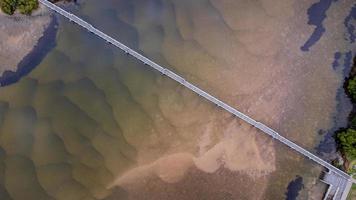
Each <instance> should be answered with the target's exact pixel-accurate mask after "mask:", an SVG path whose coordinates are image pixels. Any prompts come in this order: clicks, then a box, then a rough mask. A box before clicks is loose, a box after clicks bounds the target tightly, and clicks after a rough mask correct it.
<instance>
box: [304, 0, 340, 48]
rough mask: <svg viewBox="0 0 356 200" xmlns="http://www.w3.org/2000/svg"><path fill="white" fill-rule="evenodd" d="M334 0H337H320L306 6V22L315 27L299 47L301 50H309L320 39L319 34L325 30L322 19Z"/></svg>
mask: <svg viewBox="0 0 356 200" xmlns="http://www.w3.org/2000/svg"><path fill="white" fill-rule="evenodd" d="M336 1H337V0H320V1H319V2H317V3H314V4H313V5H312V6H311V7H310V8H308V11H307V13H308V17H309V21H308V24H309V25H314V26H316V28H315V29H314V32H313V33H312V35H311V36H310V37H309V39H308V40H307V41H306V42H305V43H304V45H303V46H302V47H301V48H300V49H301V50H302V51H309V48H310V47H312V46H313V45H314V44H315V43H316V42H318V41H319V40H320V38H321V36H322V35H323V33H324V32H325V28H324V26H323V21H324V19H325V18H326V12H327V10H328V9H329V8H330V6H331V4H332V2H336Z"/></svg>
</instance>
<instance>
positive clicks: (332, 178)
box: [39, 0, 354, 200]
mask: <svg viewBox="0 0 356 200" xmlns="http://www.w3.org/2000/svg"><path fill="white" fill-rule="evenodd" d="M39 2H41V3H42V4H43V5H45V6H46V7H48V8H49V9H51V10H53V11H55V12H57V13H58V14H60V15H62V16H64V17H65V18H67V19H68V20H70V21H71V22H74V23H76V24H78V25H79V26H81V27H83V28H85V29H87V30H88V31H89V32H91V33H93V34H95V35H96V36H98V37H99V38H101V39H103V40H105V41H106V42H108V43H110V44H112V45H114V46H115V47H117V48H119V49H121V50H122V51H124V52H125V53H126V54H128V55H131V56H133V57H134V58H136V59H137V60H140V61H141V62H142V63H144V64H145V65H147V66H149V67H152V68H153V69H155V70H157V71H159V72H160V73H161V74H162V75H166V76H167V77H169V78H171V79H173V80H174V81H176V82H178V83H180V84H181V85H183V86H184V87H186V88H188V89H189V90H191V91H193V92H194V93H196V94H198V95H199V96H201V97H203V98H205V99H206V100H208V101H210V102H211V103H213V104H215V105H217V106H219V107H221V108H222V109H224V110H226V111H227V112H229V113H231V114H232V115H234V116H236V117H238V118H240V119H241V120H243V121H245V122H247V123H248V124H250V125H251V126H253V127H255V128H257V129H259V130H261V131H262V132H264V133H266V134H268V135H269V136H271V137H272V138H274V139H276V140H278V141H280V142H282V143H283V144H285V145H287V146H288V147H290V148H291V149H293V150H295V151H297V152H298V153H300V154H302V155H304V156H305V157H307V158H309V159H311V160H313V161H314V162H316V163H318V164H319V165H321V166H323V167H325V168H326V169H328V170H329V171H328V173H327V174H326V175H325V182H326V183H328V184H330V187H329V190H328V192H327V195H325V198H328V194H330V193H332V191H334V194H333V199H337V200H339V199H346V197H347V195H348V192H349V190H350V187H349V186H350V185H351V184H352V182H354V180H353V179H352V178H351V177H350V176H349V175H348V174H346V173H345V172H343V171H341V170H340V169H338V168H336V167H334V166H333V165H331V164H330V163H328V162H326V161H324V160H323V159H321V158H319V157H318V156H316V155H314V154H313V153H311V152H309V151H308V150H306V149H304V148H303V147H301V146H299V145H297V144H295V143H294V142H292V141H290V140H288V139H287V138H285V137H283V136H282V135H280V134H279V133H277V132H276V131H274V130H273V129H271V128H269V127H268V126H266V125H265V124H263V123H261V122H258V121H255V120H254V119H252V118H250V117H249V116H247V115H245V114H244V113H242V112H240V111H238V110H237V109H235V108H233V107H231V106H229V105H228V104H226V103H224V102H223V101H221V100H219V99H217V98H216V97H214V96H212V95H211V94H209V93H207V92H205V91H204V90H202V89H200V88H199V87H197V86H195V85H193V84H192V83H190V82H188V81H187V80H185V79H184V78H183V77H181V76H179V75H177V74H176V73H174V72H172V71H171V70H169V69H167V68H164V67H162V66H160V65H159V64H157V63H155V62H153V61H152V60H150V59H148V58H147V57H145V56H143V55H141V54H139V53H138V52H136V51H135V50H133V49H131V48H130V47H128V46H126V45H124V44H123V43H121V42H119V41H117V40H115V39H114V38H112V37H110V36H109V35H107V34H105V33H103V32H101V31H100V30H98V29H96V28H95V27H94V26H93V25H91V24H89V23H88V22H86V21H84V20H82V19H81V18H79V17H77V16H76V15H74V14H72V13H69V12H67V11H65V10H64V9H62V8H60V7H59V6H57V5H55V4H53V3H51V2H49V1H48V0H39ZM335 188H336V189H335Z"/></svg>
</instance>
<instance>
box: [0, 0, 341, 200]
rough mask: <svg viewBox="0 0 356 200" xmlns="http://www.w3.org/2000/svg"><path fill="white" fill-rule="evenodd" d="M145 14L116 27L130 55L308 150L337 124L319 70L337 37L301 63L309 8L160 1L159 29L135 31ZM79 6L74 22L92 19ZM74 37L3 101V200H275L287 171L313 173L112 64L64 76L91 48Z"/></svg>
mask: <svg viewBox="0 0 356 200" xmlns="http://www.w3.org/2000/svg"><path fill="white" fill-rule="evenodd" d="M152 2H154V1H133V2H132V4H131V6H132V5H133V6H134V7H135V8H137V10H135V13H136V14H135V15H134V16H131V15H125V14H126V13H125V12H120V13H118V18H119V19H121V20H123V21H126V23H128V24H131V25H132V26H134V27H135V28H136V29H137V32H138V33H139V38H140V43H139V44H140V49H142V50H143V51H144V52H147V54H148V55H149V56H150V57H153V58H155V59H156V60H160V61H162V62H166V63H168V65H169V66H174V68H175V69H176V70H177V71H179V72H180V73H182V74H183V75H184V76H185V77H188V79H190V80H192V81H193V82H195V83H197V84H199V85H200V86H201V87H202V88H205V89H207V90H209V91H211V93H213V94H215V95H216V96H219V97H221V98H222V99H224V100H225V101H226V102H228V103H230V104H231V105H233V106H235V107H236V108H239V109H240V110H242V111H243V112H245V113H247V114H249V115H250V116H252V117H254V118H255V119H257V120H259V121H262V122H264V123H266V124H269V125H271V126H272V127H273V128H275V129H277V130H279V131H281V132H282V133H283V134H285V135H287V136H288V137H289V138H292V139H294V140H297V141H298V142H299V143H301V144H302V145H304V146H306V147H309V148H312V147H313V145H314V144H315V142H317V140H318V139H317V138H316V136H315V133H316V131H317V130H318V129H319V128H320V127H323V128H327V127H328V125H329V124H330V118H331V117H330V116H331V115H332V113H333V111H334V110H335V101H334V98H335V91H336V89H337V88H338V86H339V84H340V77H339V75H338V74H337V73H335V72H334V71H332V70H331V67H329V66H330V64H331V62H332V54H333V52H334V51H335V50H336V49H338V48H342V46H341V44H334V41H337V40H338V39H340V38H342V35H341V34H339V33H332V34H326V36H325V37H323V39H322V40H321V41H320V42H319V43H318V44H317V45H316V46H315V48H313V50H312V51H311V52H310V53H308V55H305V54H302V53H301V52H300V50H299V47H300V44H303V43H304V41H305V40H306V39H307V37H308V36H309V33H310V32H311V31H312V29H311V27H307V26H306V25H305V21H307V19H306V15H300V14H299V13H301V11H303V12H305V10H306V8H307V7H309V6H310V2H309V1H302V2H300V1H298V3H297V2H296V1H282V0H281V1H278V2H276V1H272V0H262V1H236V0H235V1H232V0H219V1H218V0H216V1H214V0H211V1H203V0H201V1H194V2H191V1H165V2H160V4H161V5H162V6H164V7H165V9H162V10H163V12H162V13H160V15H158V18H157V16H156V17H152V18H150V17H147V16H146V17H143V16H142V15H141V14H140V13H143V12H144V11H145V10H140V9H144V8H145V6H142V5H144V4H145V3H147V4H150V3H152ZM90 3H92V2H91V1H87V2H86V4H85V5H84V7H83V10H84V12H85V11H87V12H89V13H91V12H94V13H95V9H94V7H90ZM94 5H95V4H94ZM138 5H140V6H138ZM109 6H113V7H121V6H124V1H112V5H109ZM149 6H150V5H147V7H149ZM345 7H346V6H345ZM343 9H346V8H344V6H342V5H339V6H336V7H335V8H333V9H331V11H330V13H331V15H338V13H345V12H340V10H341V11H343ZM98 10H100V9H98ZM252 14H253V16H251V15H252ZM339 18H340V19H343V18H342V16H336V19H339ZM157 19H158V20H157ZM93 21H95V20H93ZM147 22H148V23H147ZM341 26H342V22H341V20H339V21H337V20H335V21H334V20H330V21H328V20H327V21H326V27H327V28H338V27H341ZM73 29H74V28H73V27H72V26H71V25H63V27H61V29H60V32H59V36H58V47H57V49H56V50H55V51H53V52H51V53H50V55H49V56H48V59H46V60H45V61H44V63H42V64H41V66H39V68H38V69H36V70H35V71H34V72H33V73H31V74H30V76H29V77H28V78H25V79H23V81H21V82H20V83H18V84H16V85H13V86H10V87H7V88H3V89H1V90H2V91H1V92H0V100H1V102H2V107H1V108H2V109H3V110H4V111H3V112H2V113H3V114H2V118H3V120H1V121H2V126H1V137H0V144H1V148H2V149H3V153H2V156H4V158H3V159H2V160H4V163H3V164H2V165H1V167H2V169H3V170H2V171H3V172H4V173H2V176H4V178H3V179H2V180H4V182H3V184H2V185H4V188H5V190H6V191H7V193H8V194H9V195H10V196H11V197H12V198H14V199H22V198H23V197H37V199H51V198H54V199H282V198H283V196H284V195H283V192H284V190H285V187H286V184H287V183H288V181H290V179H291V178H293V176H294V175H293V173H294V172H293V170H297V171H298V170H300V172H301V173H311V174H313V173H314V174H317V173H318V172H319V169H316V170H315V169H313V168H312V169H310V171H311V172H304V171H303V169H304V168H303V167H305V166H304V164H303V163H304V162H303V159H301V158H300V157H297V156H296V155H295V154H293V153H291V152H290V151H286V148H284V147H281V146H280V145H278V144H274V143H273V142H272V141H271V140H270V139H269V138H268V137H265V136H263V135H261V134H259V133H257V131H256V130H255V129H252V128H251V127H249V126H247V125H246V124H245V123H242V122H240V121H238V120H237V119H233V118H232V117H231V116H230V115H228V114H226V113H224V112H222V111H219V110H217V109H216V108H215V107H214V106H212V105H209V104H208V103H207V102H204V101H201V99H200V98H199V97H197V96H195V95H194V94H192V93H191V92H189V91H187V90H186V89H184V88H181V87H180V86H178V85H177V84H176V83H173V82H172V81H170V80H168V79H166V78H162V77H159V76H155V75H154V74H152V73H150V74H149V75H148V76H147V72H142V69H141V68H140V67H137V64H136V63H135V61H129V62H127V61H123V60H124V59H123V56H120V55H118V56H116V57H115V60H110V59H109V58H108V60H105V59H106V58H105V57H104V56H105V55H104V53H103V54H100V53H98V54H99V55H101V56H102V57H101V58H102V59H100V60H98V59H96V58H90V57H86V58H85V59H88V60H89V61H90V62H88V63H90V64H88V65H87V66H85V67H81V68H79V67H78V68H74V69H70V67H72V66H70V63H75V64H76V65H81V62H82V59H83V57H84V56H85V53H86V52H87V51H89V50H86V49H89V48H90V46H85V44H84V46H82V47H78V46H79V44H80V43H81V40H80V38H76V34H78V33H76V31H77V30H73ZM64 30H65V31H64ZM71 31H72V32H71ZM298 31H300V34H298ZM296 32H297V33H296ZM306 33H308V34H306ZM157 35H161V37H158V36H157ZM152 36H153V37H152ZM73 37H74V39H73ZM69 38H71V39H69ZM152 38H154V39H152ZM157 38H158V39H157ZM155 39H157V40H155ZM74 41H75V42H77V43H75V42H74ZM66 42H67V43H68V44H66ZM71 42H74V43H73V44H72V45H69V44H70V43H71ZM74 44H77V45H74ZM69 46H72V47H71V48H68V47H69ZM83 47H85V48H84V49H82V48H83ZM157 47H159V48H158V50H157ZM314 49H315V50H314ZM78 50H80V52H78ZM103 51H104V50H103ZM63 52H65V54H64V53H63ZM78 55H81V56H78ZM51 58H53V59H54V60H57V61H60V63H59V64H58V65H59V66H61V69H58V68H55V67H54V66H53V65H54V64H53V63H51V62H50V59H51ZM125 62H126V63H125ZM97 66H101V68H98V67H97ZM192 66H194V67H192ZM325 66H327V67H325ZM128 68H130V70H128ZM49 72H51V73H49ZM53 72H55V73H53ZM68 72H70V73H68ZM133 77H135V78H134V79H133ZM130 78H131V79H130ZM143 85H144V86H145V88H144V90H143V89H142V86H143ZM117 91H120V92H119V93H118V92H117ZM315 91H318V92H317V93H315ZM125 92H126V93H125ZM320 102H324V103H323V104H321V103H320ZM128 111H129V112H128ZM271 113H273V114H271ZM147 121H148V122H147ZM14 122H15V123H14ZM81 124H85V126H82V125H81ZM301 124H302V126H301ZM143 133H144V134H143ZM306 134H307V136H308V137H306V136H305V135H306ZM19 137H26V138H28V141H31V142H23V141H22V140H19V139H18V138H19ZM29 166H31V167H29ZM306 167H311V165H310V164H307V165H306ZM300 168H301V169H300ZM280 170H284V171H286V172H285V173H284V172H280ZM304 170H305V169H304ZM278 171H279V172H278ZM24 177H25V178H24ZM314 178H315V177H314ZM311 179H313V178H311ZM19 180H21V181H23V182H24V183H19V182H20V181H19ZM306 184H312V181H308V180H307V181H306ZM272 186H273V187H275V186H277V187H276V188H277V189H276V188H274V189H273V187H272ZM26 188H31V190H26ZM110 188H111V189H110ZM18 191H21V193H19V192H18ZM304 197H307V196H304ZM30 199H31V198H30Z"/></svg>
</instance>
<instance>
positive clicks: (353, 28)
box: [344, 4, 356, 43]
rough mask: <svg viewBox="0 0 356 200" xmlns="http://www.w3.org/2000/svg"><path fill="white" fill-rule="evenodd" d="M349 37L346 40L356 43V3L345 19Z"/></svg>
mask: <svg viewBox="0 0 356 200" xmlns="http://www.w3.org/2000/svg"><path fill="white" fill-rule="evenodd" d="M344 24H345V27H346V30H347V34H348V37H346V40H348V41H350V43H354V42H355V40H356V4H355V5H354V6H353V7H352V8H351V11H350V13H349V15H348V16H347V17H346V18H345V21H344Z"/></svg>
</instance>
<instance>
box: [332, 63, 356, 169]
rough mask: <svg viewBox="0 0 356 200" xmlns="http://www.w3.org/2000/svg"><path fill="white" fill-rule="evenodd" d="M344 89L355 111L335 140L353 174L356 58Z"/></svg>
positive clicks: (355, 126)
mask: <svg viewBox="0 0 356 200" xmlns="http://www.w3.org/2000/svg"><path fill="white" fill-rule="evenodd" d="M344 89H345V92H346V94H347V95H348V96H349V98H350V99H351V102H352V105H353V109H352V112H351V113H350V115H349V121H348V126H347V128H343V129H340V130H339V131H337V133H336V135H335V138H336V142H337V144H338V149H339V151H340V152H341V153H342V156H343V158H344V159H345V163H344V166H343V168H344V169H345V170H346V171H348V172H352V171H353V166H349V165H350V164H351V165H352V163H354V161H355V160H356V56H355V57H354V60H353V67H352V69H351V72H350V75H349V77H348V78H347V79H346V80H345V83H344Z"/></svg>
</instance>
